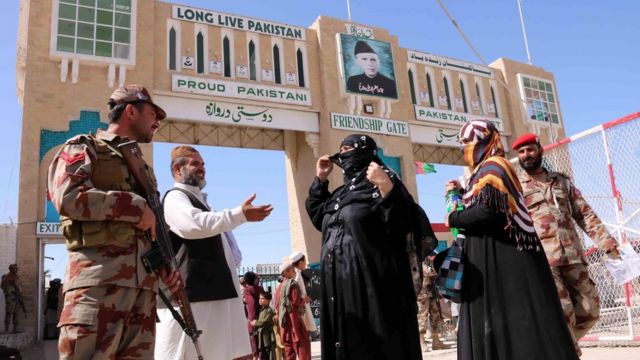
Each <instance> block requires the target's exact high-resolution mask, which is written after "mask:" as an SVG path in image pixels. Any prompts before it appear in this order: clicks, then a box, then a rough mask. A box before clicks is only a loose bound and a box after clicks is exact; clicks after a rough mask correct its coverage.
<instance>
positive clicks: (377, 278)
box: [306, 135, 422, 360]
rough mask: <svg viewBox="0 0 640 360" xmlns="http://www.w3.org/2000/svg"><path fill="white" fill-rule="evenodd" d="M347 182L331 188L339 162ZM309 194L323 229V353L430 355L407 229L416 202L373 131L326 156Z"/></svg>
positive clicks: (407, 358)
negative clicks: (423, 341)
mask: <svg viewBox="0 0 640 360" xmlns="http://www.w3.org/2000/svg"><path fill="white" fill-rule="evenodd" d="M334 163H335V164H336V165H337V166H339V167H341V168H342V170H343V173H344V184H343V185H342V186H340V187H338V188H337V189H335V190H334V191H333V192H329V181H328V180H327V178H328V176H329V174H330V173H331V171H332V170H333V164H334ZM316 175H317V176H316V177H315V179H314V180H313V183H312V184H311V187H310V189H309V197H308V198H307V200H306V208H307V212H308V214H309V216H310V218H311V220H312V222H313V224H314V226H315V227H316V228H317V229H318V230H321V231H322V254H321V260H320V262H321V273H322V282H321V307H320V310H321V314H320V335H321V340H322V341H321V344H322V345H321V346H322V358H323V359H325V360H334V359H372V360H376V359H381V360H382V359H403V360H413V359H422V354H421V350H420V343H419V333H418V323H417V317H416V314H417V308H416V298H415V292H414V289H413V285H412V279H411V270H410V267H409V263H408V257H407V249H406V236H407V233H409V232H410V231H411V226H412V225H411V221H410V220H409V219H411V218H413V217H414V216H415V214H414V212H415V211H416V210H415V209H416V207H415V203H414V201H413V199H412V198H411V196H410V195H409V193H408V192H407V190H406V188H405V187H404V185H403V184H402V181H401V180H400V178H399V177H398V176H397V174H396V173H395V172H393V171H392V170H390V169H388V168H387V167H386V166H385V165H384V163H383V162H382V161H381V160H380V158H379V157H378V156H377V145H376V143H375V141H374V140H373V139H372V138H371V137H369V136H366V135H350V136H347V137H346V138H345V139H344V140H343V141H342V143H341V144H340V152H339V153H337V154H335V155H333V156H329V155H324V156H322V157H320V159H318V162H317V164H316Z"/></svg>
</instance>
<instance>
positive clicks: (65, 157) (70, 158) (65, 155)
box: [60, 150, 85, 166]
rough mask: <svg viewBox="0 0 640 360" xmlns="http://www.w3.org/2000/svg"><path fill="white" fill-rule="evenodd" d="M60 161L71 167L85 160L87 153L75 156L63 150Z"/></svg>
mask: <svg viewBox="0 0 640 360" xmlns="http://www.w3.org/2000/svg"><path fill="white" fill-rule="evenodd" d="M60 159H61V160H63V161H64V162H65V164H67V166H70V165H73V164H75V163H77V162H78V161H82V160H84V159H85V153H83V152H81V153H77V154H75V155H69V154H68V153H67V152H66V151H64V150H63V151H61V152H60Z"/></svg>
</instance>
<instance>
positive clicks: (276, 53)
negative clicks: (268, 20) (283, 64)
mask: <svg viewBox="0 0 640 360" xmlns="http://www.w3.org/2000/svg"><path fill="white" fill-rule="evenodd" d="M273 73H274V75H275V77H274V78H275V80H276V84H282V76H281V73H280V48H279V47H278V45H277V44H276V45H273Z"/></svg>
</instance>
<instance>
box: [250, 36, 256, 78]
mask: <svg viewBox="0 0 640 360" xmlns="http://www.w3.org/2000/svg"><path fill="white" fill-rule="evenodd" d="M249 80H256V46H255V44H254V43H253V40H251V41H249Z"/></svg>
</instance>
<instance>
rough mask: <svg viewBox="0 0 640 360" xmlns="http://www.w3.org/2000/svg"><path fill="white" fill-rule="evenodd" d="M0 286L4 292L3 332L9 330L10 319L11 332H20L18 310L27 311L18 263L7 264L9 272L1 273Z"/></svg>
mask: <svg viewBox="0 0 640 360" xmlns="http://www.w3.org/2000/svg"><path fill="white" fill-rule="evenodd" d="M0 287H1V288H2V291H3V292H4V299H5V317H4V332H6V333H8V332H9V325H10V324H11V322H12V321H11V320H13V329H12V331H11V332H13V333H14V334H15V333H17V332H20V330H18V311H19V310H20V309H22V311H24V313H25V314H26V313H27V309H26V308H25V307H24V301H23V299H22V291H21V289H20V277H19V276H18V265H16V264H11V265H9V273H8V274H5V275H2V285H0Z"/></svg>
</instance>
